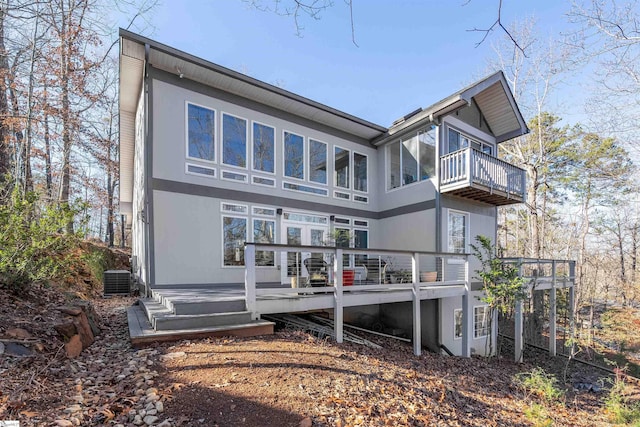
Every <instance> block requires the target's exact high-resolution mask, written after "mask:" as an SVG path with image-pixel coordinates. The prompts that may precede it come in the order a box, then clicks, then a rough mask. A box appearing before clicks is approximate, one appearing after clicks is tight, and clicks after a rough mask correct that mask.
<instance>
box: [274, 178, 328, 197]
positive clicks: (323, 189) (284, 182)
mask: <svg viewBox="0 0 640 427" xmlns="http://www.w3.org/2000/svg"><path fill="white" fill-rule="evenodd" d="M285 184H288V185H298V186H300V187H307V188H313V189H316V190H321V191H326V194H321V193H313V192H310V191H304V190H295V189H293V188H285ZM282 189H283V190H284V191H293V192H295V193H303V194H309V195H311V196H320V197H329V190H327V189H326V188H319V187H314V186H313V185H308V184H307V183H306V182H301V183H297V182H287V181H282Z"/></svg>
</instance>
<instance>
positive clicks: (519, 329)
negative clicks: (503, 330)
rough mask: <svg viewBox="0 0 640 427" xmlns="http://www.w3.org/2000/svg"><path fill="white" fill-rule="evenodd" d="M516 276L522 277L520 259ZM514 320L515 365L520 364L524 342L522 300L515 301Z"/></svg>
mask: <svg viewBox="0 0 640 427" xmlns="http://www.w3.org/2000/svg"><path fill="white" fill-rule="evenodd" d="M518 276H519V277H522V258H520V259H519V260H518ZM515 305H516V306H515V319H514V323H515V325H514V333H513V341H514V353H515V354H514V360H515V361H516V363H522V353H523V350H524V342H523V338H524V337H523V332H524V327H523V326H524V325H523V313H522V310H523V302H522V300H517V301H516V304H515Z"/></svg>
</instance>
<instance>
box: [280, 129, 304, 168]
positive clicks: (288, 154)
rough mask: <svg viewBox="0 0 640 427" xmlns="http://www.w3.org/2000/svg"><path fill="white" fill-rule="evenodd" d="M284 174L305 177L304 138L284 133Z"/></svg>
mask: <svg viewBox="0 0 640 427" xmlns="http://www.w3.org/2000/svg"><path fill="white" fill-rule="evenodd" d="M284 175H285V176H289V177H291V178H297V179H304V138H303V137H302V136H300V135H296V134H294V133H291V132H285V133H284Z"/></svg>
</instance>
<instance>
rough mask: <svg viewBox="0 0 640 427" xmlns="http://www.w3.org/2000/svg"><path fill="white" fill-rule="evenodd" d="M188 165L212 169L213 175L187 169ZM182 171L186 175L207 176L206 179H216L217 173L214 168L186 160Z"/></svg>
mask: <svg viewBox="0 0 640 427" xmlns="http://www.w3.org/2000/svg"><path fill="white" fill-rule="evenodd" d="M189 166H193V167H196V168H202V169H207V170H210V171H213V175H207V174H204V173H198V172H193V171H190V170H189ZM184 173H185V174H187V175H193V176H199V177H201V178H208V179H216V178H217V177H218V173H217V171H216V168H212V167H210V166H203V165H198V164H195V163H189V162H186V163H185V164H184Z"/></svg>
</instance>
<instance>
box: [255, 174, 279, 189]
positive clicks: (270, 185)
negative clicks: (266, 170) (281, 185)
mask: <svg viewBox="0 0 640 427" xmlns="http://www.w3.org/2000/svg"><path fill="white" fill-rule="evenodd" d="M256 178H259V179H270V180H272V181H273V184H264V183H262V182H255V179H256ZM251 185H261V186H263V187H269V188H275V187H276V179H275V177H270V176H260V175H253V176H252V177H251Z"/></svg>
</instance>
